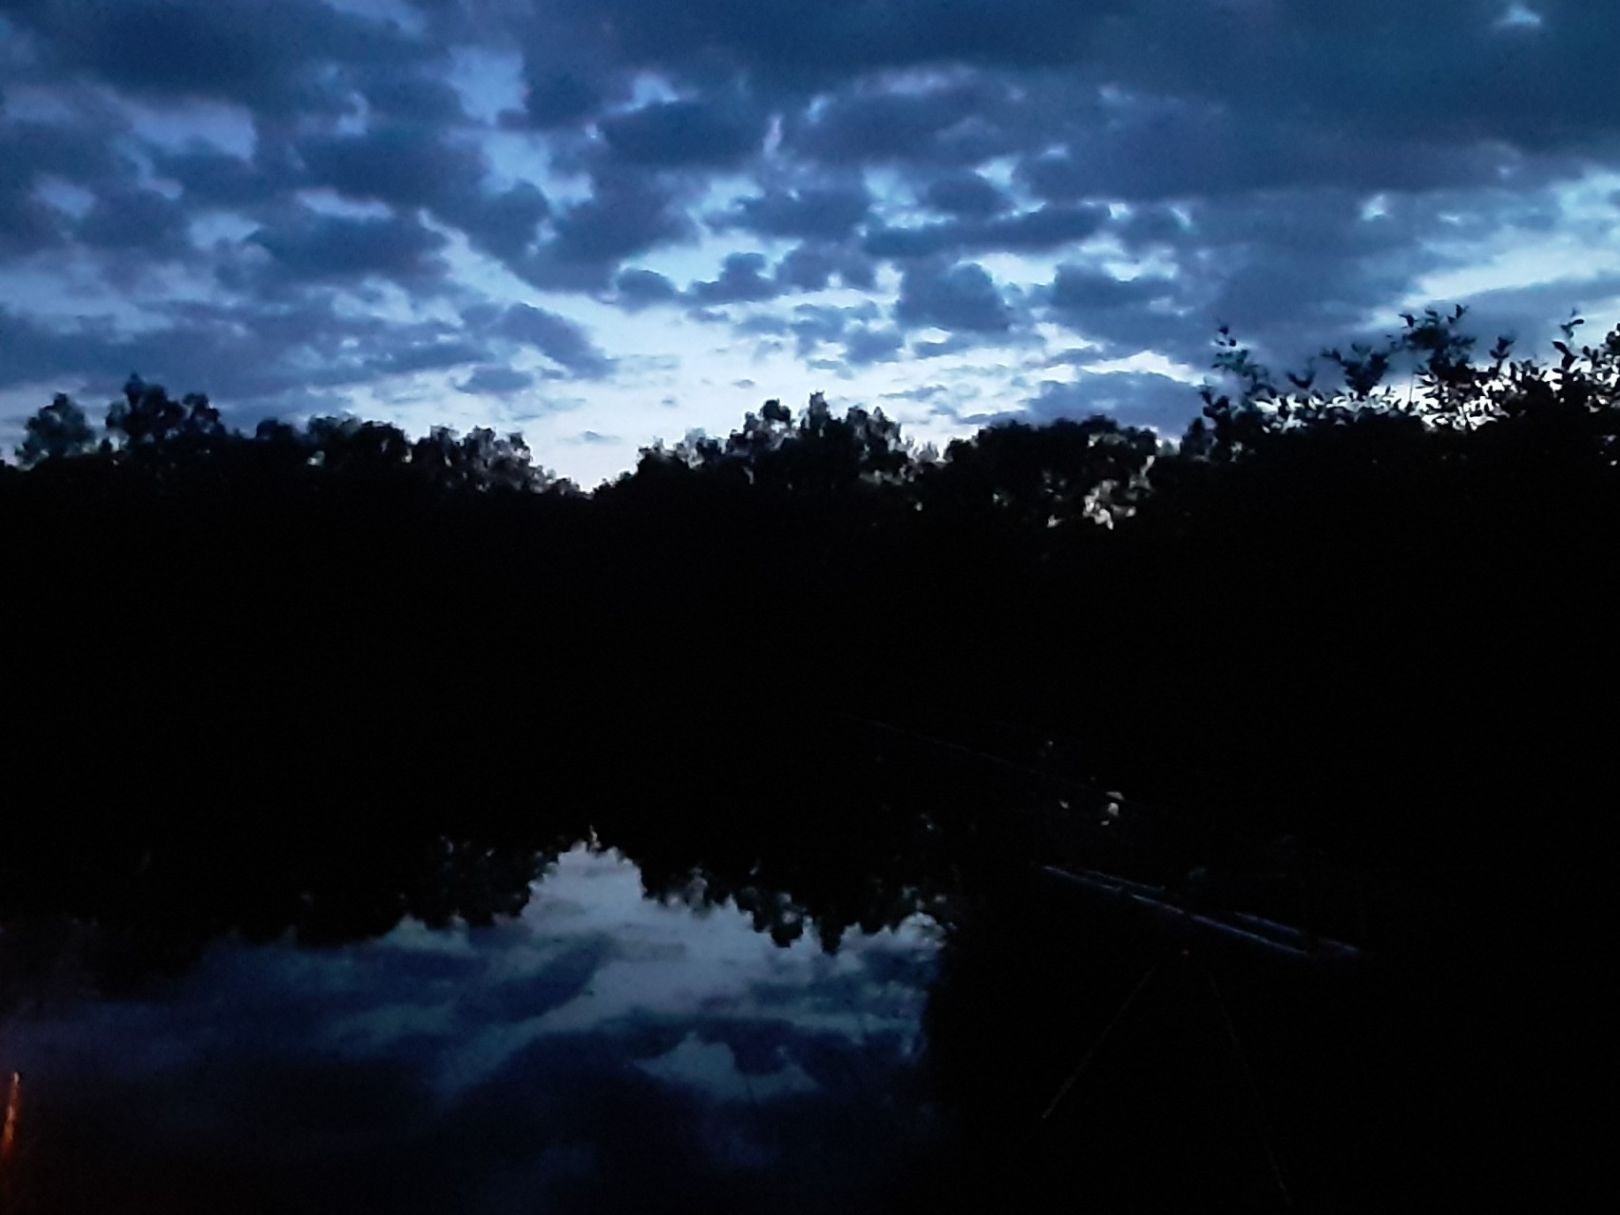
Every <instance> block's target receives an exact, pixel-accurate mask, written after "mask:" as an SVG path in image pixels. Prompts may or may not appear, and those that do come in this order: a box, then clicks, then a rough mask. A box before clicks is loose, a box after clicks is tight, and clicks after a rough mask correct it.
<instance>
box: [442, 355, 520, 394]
mask: <svg viewBox="0 0 1620 1215" xmlns="http://www.w3.org/2000/svg"><path fill="white" fill-rule="evenodd" d="M532 387H534V377H533V376H532V375H530V374H529V373H528V372H526V371H519V370H518V369H517V368H515V367H503V366H501V365H500V364H498V363H496V364H491V365H489V366H487V367H475V368H473V372H472V374H471V375H470V376H468V377H467V378H466V379H465V380H463V381H462V382H461V383H460V384H457V385H456V388H457V390H458V391H460V392H465V393H469V394H472V395H484V394H487V395H489V396H496V397H505V396H511V395H512V394H514V393H519V392H526V391H527V390H528V389H530V388H532Z"/></svg>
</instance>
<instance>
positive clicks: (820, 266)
mask: <svg viewBox="0 0 1620 1215" xmlns="http://www.w3.org/2000/svg"><path fill="white" fill-rule="evenodd" d="M834 277H836V278H837V279H838V280H839V281H840V282H841V283H842V284H843V285H844V286H846V287H850V288H853V289H855V290H857V291H870V290H871V289H872V287H873V285H874V282H875V280H876V268H875V267H874V266H873V264H872V262H871V260H870V259H869V258H867V257H866V256H864V255H863V254H861V253H859V252H858V251H856V250H854V249H849V248H845V247H839V246H827V245H811V244H804V245H799V246H798V247H797V248H795V249H792V250H790V251H789V252H788V253H787V255H786V256H785V257H783V258H782V260H781V261H780V262H778V263H777V266H776V279H777V281H778V282H779V283H781V284H782V286H783V287H784V288H786V289H788V290H792V291H821V290H823V289H825V288H826V287H827V286H828V285H829V284H830V283H831V282H832V280H833V278H834Z"/></svg>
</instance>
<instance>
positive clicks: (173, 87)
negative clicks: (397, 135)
mask: <svg viewBox="0 0 1620 1215" xmlns="http://www.w3.org/2000/svg"><path fill="white" fill-rule="evenodd" d="M10 17H11V20H13V21H16V22H17V23H19V24H20V25H21V26H22V28H24V29H25V30H28V31H29V32H31V33H33V34H34V35H36V37H37V38H38V40H39V44H40V46H41V53H42V55H43V56H44V58H45V59H46V61H47V62H48V63H50V64H52V65H54V66H56V67H58V68H60V69H64V70H67V71H72V72H76V73H79V74H81V75H83V76H84V77H86V78H89V79H93V80H98V81H103V82H105V83H107V84H110V85H113V86H114V87H116V88H119V89H123V90H126V91H128V92H129V93H131V94H134V95H138V96H145V97H151V98H155V99H160V100H185V99H209V100H220V101H231V102H236V103H238V104H241V105H245V106H247V107H249V108H250V109H251V110H253V111H255V112H261V113H273V114H287V113H292V112H295V111H299V110H310V111H332V110H335V109H336V108H338V107H339V106H340V105H341V102H342V94H341V88H340V86H338V85H337V84H335V83H334V82H332V81H331V80H330V79H329V78H327V76H326V75H325V74H324V73H323V72H322V70H321V69H322V67H323V66H324V65H328V64H336V65H350V66H352V65H364V66H365V67H366V68H367V69H368V70H369V71H371V72H376V73H383V72H387V71H388V70H390V69H393V70H398V69H399V68H402V67H406V66H410V65H413V64H417V63H420V62H422V61H423V60H426V59H430V58H433V57H435V56H434V51H433V49H432V48H430V47H428V46H425V45H423V44H420V43H414V42H412V41H411V40H410V39H409V38H408V37H407V36H405V35H404V34H403V33H402V32H400V30H399V29H398V28H397V27H396V26H394V25H392V24H391V23H388V22H386V21H381V20H372V19H368V18H365V17H361V16H358V15H356V14H354V13H352V12H349V11H344V10H339V9H336V8H333V7H330V6H328V5H326V4H322V3H319V2H318V0H283V2H278V3H277V4H275V5H274V6H271V7H268V8H267V7H266V6H264V5H262V4H257V3H252V2H251V0H208V2H207V3H197V2H189V3H173V2H171V0H121V2H120V3H118V4H115V5H109V6H97V7H96V8H95V9H94V10H93V12H86V8H85V6H84V5H82V4H79V3H75V2H74V0H40V2H37V3H28V4H22V5H15V6H11V13H10Z"/></svg>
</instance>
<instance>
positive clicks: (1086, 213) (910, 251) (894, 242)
mask: <svg viewBox="0 0 1620 1215" xmlns="http://www.w3.org/2000/svg"><path fill="white" fill-rule="evenodd" d="M1108 218H1109V212H1108V210H1107V208H1105V207H1100V206H1094V205H1084V206H1048V207H1039V208H1037V209H1035V210H1033V211H1024V212H1021V213H1019V214H1017V215H1009V216H1004V217H1001V218H997V219H988V220H963V221H952V222H947V223H936V224H924V225H922V226H919V227H911V228H879V229H876V230H875V231H873V232H870V233H868V234H867V237H866V241H865V243H864V245H863V246H862V247H863V249H864V250H865V252H866V253H868V254H869V255H871V256H872V257H885V258H892V259H894V260H897V261H903V260H906V259H908V258H918V257H933V256H934V255H935V254H939V253H946V252H978V251H985V250H995V251H1042V250H1049V249H1056V248H1059V247H1060V246H1063V245H1067V244H1073V243H1076V242H1079V241H1083V240H1085V239H1086V238H1087V237H1090V236H1095V235H1096V234H1097V233H1098V232H1099V231H1101V230H1102V228H1103V225H1104V224H1106V223H1107V222H1108Z"/></svg>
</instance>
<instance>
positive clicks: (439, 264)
mask: <svg viewBox="0 0 1620 1215" xmlns="http://www.w3.org/2000/svg"><path fill="white" fill-rule="evenodd" d="M247 243H248V244H249V245H253V246H257V247H258V248H260V249H262V250H264V252H265V253H266V254H268V255H269V262H270V267H269V269H270V271H271V277H273V278H274V279H276V280H278V281H281V282H284V283H289V284H296V283H312V282H333V281H343V280H361V279H365V278H369V277H377V278H386V279H391V280H393V281H394V282H396V283H398V284H399V285H400V286H402V287H406V288H408V289H410V290H415V291H422V290H431V289H433V288H435V287H438V286H441V285H442V283H443V280H444V278H445V276H446V275H447V274H448V273H449V265H448V263H446V262H445V260H444V258H443V257H441V256H440V254H441V253H442V251H443V250H444V248H445V246H446V244H448V241H446V239H445V237H444V236H443V235H442V234H440V233H438V232H435V231H433V230H432V229H430V228H428V227H426V226H425V225H423V224H422V223H421V221H420V220H417V219H414V218H413V219H404V218H399V217H397V216H379V217H375V218H371V217H366V218H353V217H350V216H346V215H327V214H320V213H316V212H311V211H306V212H304V213H303V214H301V215H298V216H297V217H296V218H294V219H291V220H289V221H287V222H284V223H280V224H277V225H275V226H273V227H264V228H260V229H259V230H258V231H256V232H254V233H253V234H252V235H251V236H249V237H248V238H247Z"/></svg>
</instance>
